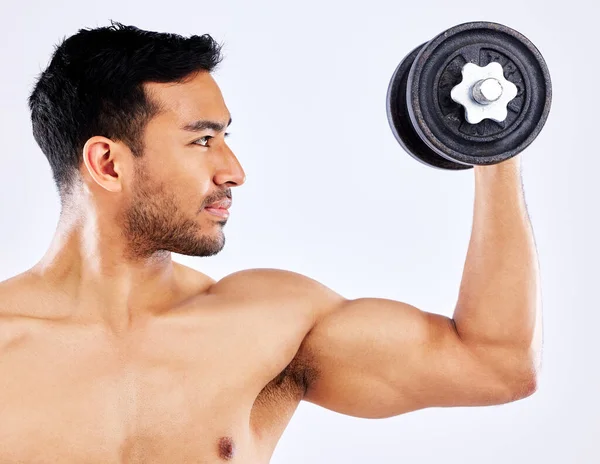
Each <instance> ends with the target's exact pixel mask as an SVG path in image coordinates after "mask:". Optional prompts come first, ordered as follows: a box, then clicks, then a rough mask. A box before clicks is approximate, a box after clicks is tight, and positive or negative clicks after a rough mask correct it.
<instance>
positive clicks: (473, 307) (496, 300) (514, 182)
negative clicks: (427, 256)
mask: <svg viewBox="0 0 600 464" xmlns="http://www.w3.org/2000/svg"><path fill="white" fill-rule="evenodd" d="M519 158H520V157H515V158H512V159H511V160H509V161H507V162H504V163H501V164H499V165H495V166H485V167H475V209H474V216H473V229H472V234H471V241H470V243H469V249H468V252H467V258H466V262H465V267H464V272H463V278H462V282H461V287H460V293H459V298H458V303H457V307H456V310H455V312H454V321H455V324H456V329H457V331H458V333H459V335H460V336H461V338H462V339H463V340H464V341H465V342H467V343H470V344H472V345H473V346H475V347H476V348H478V349H480V351H483V352H486V350H487V351H488V352H489V351H490V350H489V348H490V347H498V348H499V349H500V351H503V353H504V354H503V355H502V357H503V358H504V357H506V353H507V352H510V353H517V354H519V356H522V357H521V358H519V357H517V359H524V360H525V362H526V363H528V364H530V365H533V364H535V365H536V366H537V365H538V364H539V357H540V351H541V301H540V289H539V275H538V262H537V252H536V249H535V243H534V238H533V232H532V229H531V224H530V222H529V217H528V214H527V210H526V205H525V199H524V194H523V189H522V184H521V172H520V159H519ZM502 362H507V361H506V359H504V360H503V361H502Z"/></svg>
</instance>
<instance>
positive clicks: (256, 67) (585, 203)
mask: <svg viewBox="0 0 600 464" xmlns="http://www.w3.org/2000/svg"><path fill="white" fill-rule="evenodd" d="M0 5H1V6H0V17H1V18H2V27H1V28H0V63H1V64H0V66H1V70H2V72H1V73H0V119H1V122H2V126H1V131H2V132H1V133H2V155H1V156H2V158H1V161H2V163H1V165H0V166H1V168H2V176H1V179H2V180H1V182H0V197H1V199H2V200H1V203H0V221H1V227H0V244H1V245H0V279H5V278H8V277H9V276H11V275H14V274H16V273H18V272H21V271H23V270H25V269H26V268H28V267H29V266H31V265H32V264H34V263H35V262H36V261H37V259H38V258H39V257H40V256H41V254H42V253H43V252H44V251H45V249H46V247H47V245H48V243H49V240H50V238H51V236H52V234H53V232H54V228H55V225H56V221H57V218H58V213H59V204H58V197H57V194H56V193H55V189H54V185H53V183H52V180H51V174H50V168H49V166H48V165H47V162H46V160H45V158H44V157H43V155H42V153H41V151H40V150H39V148H38V147H37V145H36V144H35V142H34V140H33V137H32V134H31V126H30V120H29V113H28V109H27V104H26V98H27V96H28V94H29V92H30V90H31V87H32V85H33V82H34V78H35V76H36V75H37V74H38V73H39V72H40V70H41V69H42V68H44V67H45V66H46V64H47V63H48V59H49V57H50V54H51V53H52V51H53V47H54V45H55V44H56V43H57V42H58V41H59V39H61V38H62V37H64V36H67V35H71V34H73V33H75V32H76V31H77V29H78V28H80V27H92V26H101V25H108V24H109V22H108V20H109V19H114V20H116V21H119V22H124V23H126V24H127V23H129V24H133V25H136V26H138V27H141V28H144V29H154V30H159V31H168V32H178V33H181V34H186V35H187V34H204V33H209V34H211V35H212V36H213V37H215V38H216V39H217V40H218V41H220V42H225V48H224V53H225V56H226V58H225V60H224V61H223V63H222V64H221V66H220V70H219V71H218V72H217V73H216V74H215V79H216V80H217V82H218V83H219V85H220V86H221V89H222V91H223V94H224V96H225V99H226V103H227V105H228V107H229V109H230V110H231V113H232V115H233V120H234V123H233V124H232V126H231V131H230V132H231V133H232V136H231V138H230V145H231V147H232V149H233V150H234V151H235V152H236V154H237V156H238V157H239V159H240V161H241V163H242V164H243V166H244V168H245V170H246V174H247V183H246V184H245V185H244V186H243V187H241V188H239V189H234V190H233V196H234V206H233V208H232V215H231V218H230V220H229V223H228V225H227V226H226V229H225V231H226V238H227V244H226V246H225V249H224V251H223V252H222V253H220V254H219V255H217V256H214V257H211V258H204V259H202V258H188V257H183V256H175V259H176V260H178V261H180V262H182V263H184V264H187V265H189V266H192V267H194V268H196V269H199V270H200V271H202V272H205V273H207V274H208V275H210V276H212V277H214V278H217V279H218V278H221V277H223V276H225V275H227V274H229V273H231V272H233V271H237V270H240V269H245V268H252V267H275V268H282V269H290V270H293V271H296V272H300V273H303V274H305V275H308V276H310V277H312V278H315V279H317V280H319V281H321V282H323V283H324V284H325V285H327V286H329V287H331V288H333V289H335V290H336V291H338V292H339V293H341V294H343V295H344V296H346V297H348V298H357V297H363V296H369V297H382V298H392V299H397V300H402V301H406V302H408V303H411V304H414V305H416V306H418V307H420V308H423V309H425V310H428V311H433V312H439V313H442V314H445V315H447V316H451V314H452V310H453V306H454V303H455V300H456V297H457V291H458V285H459V281H460V277H461V272H462V265H463V261H464V257H465V253H466V249H467V244H468V239H469V234H470V228H471V217H472V205H473V173H472V171H468V172H443V171H437V170H434V169H431V168H427V167H425V166H423V165H421V164H419V163H417V162H416V161H414V160H413V159H412V158H410V157H409V156H408V155H407V154H406V153H404V152H403V151H402V149H401V148H400V146H399V145H398V144H397V143H396V141H395V139H394V137H393V135H392V133H391V131H390V129H389V127H388V122H387V119H386V114H385V96H386V91H387V86H388V82H389V79H390V76H391V75H392V73H393V71H394V69H395V68H396V66H397V64H398V63H399V61H400V60H401V59H402V58H403V57H404V55H405V54H406V53H407V52H408V51H410V50H412V49H413V48H414V47H415V46H417V45H419V44H421V43H423V42H425V41H427V40H429V39H431V38H432V37H433V36H434V35H436V34H437V33H439V32H441V31H443V30H445V29H447V28H449V27H451V26H454V25H456V24H459V23H462V22H467V21H474V20H486V21H495V22H500V23H503V24H506V25H508V26H510V27H513V28H514V29H517V30H518V31H520V32H522V33H524V34H525V35H526V36H528V37H529V38H530V39H531V40H532V41H533V42H534V43H535V44H536V45H537V46H538V48H539V49H540V50H541V51H542V53H543V55H544V57H545V58H546V61H547V63H548V65H549V67H550V71H551V75H552V79H553V85H554V101H553V108H552V111H551V113H550V118H549V120H548V122H547V124H546V127H545V129H544V130H543V131H542V133H541V135H540V136H539V138H538V139H537V140H536V141H535V142H534V144H533V145H532V146H531V147H530V148H529V149H527V150H526V152H525V154H524V182H525V188H526V195H527V202H528V205H529V212H530V214H531V218H532V221H533V225H534V229H535V234H536V240H537V246H538V250H539V255H540V262H541V269H542V279H543V281H542V283H543V295H544V316H545V317H544V330H545V345H544V365H543V372H542V375H541V380H540V384H539V390H538V392H537V393H535V395H534V396H532V397H530V398H527V399H525V400H522V401H519V402H516V403H511V404H508V405H503V406H492V407H487V408H456V409H443V408H432V409H427V410H421V411H416V412H413V413H409V414H406V415H403V416H399V417H395V418H391V419H385V420H363V419H357V418H351V417H347V416H343V415H341V414H336V413H333V412H330V411H327V410H325V409H322V408H319V407H317V406H314V405H311V404H301V405H300V407H299V409H298V411H297V414H296V416H295V417H294V418H293V419H292V422H291V423H290V426H289V428H288V429H287V431H286V432H285V434H284V435H283V438H282V440H281V442H280V444H279V446H278V448H277V449H276V452H275V455H274V457H273V460H272V462H273V463H275V464H282V463H288V464H296V463H298V464H299V463H306V462H315V463H332V462H347V463H363V462H364V463H366V462H381V463H400V462H403V463H440V462H444V463H478V464H479V463H486V464H492V463H498V464H501V463H502V464H504V463H507V462H511V463H532V462H534V463H590V464H591V463H598V462H600V450H599V449H598V447H597V440H598V437H599V436H600V397H599V396H600V395H599V393H600V376H599V374H598V354H599V347H600V342H599V338H600V337H599V336H598V330H599V324H600V315H599V309H600V308H599V305H598V298H597V292H598V286H599V284H598V280H599V277H600V276H599V271H598V262H599V260H600V253H599V251H600V246H599V245H598V243H599V238H600V229H599V225H598V224H599V222H598V220H597V216H598V199H599V198H600V194H599V193H600V186H599V185H600V182H599V181H598V177H599V175H598V172H599V169H600V151H599V150H598V148H597V144H598V134H599V126H598V124H599V123H600V118H599V117H598V111H600V99H599V98H598V76H599V75H600V72H599V71H600V70H599V66H598V60H597V58H596V53H595V50H597V48H598V43H599V41H598V38H597V37H598V28H597V21H598V19H600V11H599V7H598V4H597V3H595V4H594V3H592V1H591V0H590V1H589V2H585V1H584V0H575V1H570V2H559V3H556V4H554V3H552V2H547V1H527V2H526V1H523V0H519V1H514V0H508V1H506V0H505V1H502V2H482V1H472V0H469V1H462V2H446V1H442V0H431V1H418V2H401V1H381V0H379V1H378V0H372V1H369V2H352V1H342V0H337V1H323V0H321V1H313V0H310V1H302V2H283V1H280V2H269V3H268V2H264V1H256V0H254V1H252V2H243V1H241V0H240V1H222V2H218V1H204V0H194V1H179V2H155V3H153V2H147V1H144V2H142V1H130V2H123V1H121V0H105V1H103V2H82V1H80V0H76V1H75V0H63V1H60V2H58V1H56V2H52V1H41V0H39V1H36V2H29V1H20V2H16V1H10V0H2V3H1V4H0ZM324 199H325V200H324ZM323 201H326V203H327V205H322V206H320V204H321V203H323ZM0 420H1V418H0Z"/></svg>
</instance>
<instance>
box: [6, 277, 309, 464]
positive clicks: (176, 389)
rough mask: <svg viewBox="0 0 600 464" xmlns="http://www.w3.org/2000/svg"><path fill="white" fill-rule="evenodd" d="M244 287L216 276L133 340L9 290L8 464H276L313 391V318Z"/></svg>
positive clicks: (12, 284) (23, 289)
mask: <svg viewBox="0 0 600 464" xmlns="http://www.w3.org/2000/svg"><path fill="white" fill-rule="evenodd" d="M258 272H269V271H258ZM199 275H200V274H199ZM204 277H205V276H204ZM244 282H250V281H247V280H244V278H242V277H240V278H237V280H236V279H229V281H228V283H227V284H223V285H221V284H220V283H216V284H215V283H214V281H211V280H210V279H208V278H206V277H205V280H204V281H203V282H202V283H201V284H200V285H199V287H198V289H197V292H195V294H194V295H193V296H192V297H190V298H188V299H187V300H186V301H185V302H183V303H179V304H178V305H177V306H176V307H173V308H165V311H164V312H163V313H161V314H160V315H157V316H155V317H152V318H149V319H147V320H145V321H144V322H143V323H140V324H138V325H137V326H135V327H132V329H131V330H128V331H126V332H124V333H122V334H115V333H114V332H111V331H109V330H107V329H106V328H105V327H102V326H101V325H100V324H96V325H89V324H80V323H74V322H73V319H72V318H71V317H69V316H68V314H70V313H71V312H70V311H66V310H65V309H64V308H55V307H53V305H56V304H58V303H57V302H58V301H59V299H56V301H55V299H54V298H52V296H51V295H50V296H48V295H44V294H43V293H41V292H42V291H41V290H39V288H38V289H36V288H35V286H34V285H31V280H30V279H27V278H19V277H17V278H15V279H11V280H9V281H7V282H3V283H2V284H0V287H1V288H0V302H1V303H0V306H1V307H0V462H2V463H7V464H9V463H17V462H19V463H56V462H61V463H69V462H74V463H75V462H76V463H148V464H149V463H183V462H185V463H217V462H244V463H266V462H268V461H269V458H270V457H271V454H272V452H273V449H274V447H275V445H276V443H277V440H278V439H279V437H280V436H281V434H282V433H283V430H284V428H285V426H286V425H287V423H288V422H289V420H290V418H291V416H292V414H293V412H294V410H295V409H296V407H297V405H298V403H299V401H300V400H301V399H302V396H303V393H304V387H305V384H304V379H305V376H306V375H307V374H308V372H309V366H308V365H302V363H301V362H299V360H298V358H296V354H297V352H298V349H299V347H300V345H301V343H302V340H303V339H304V337H305V335H306V334H307V332H308V331H310V329H311V327H312V324H313V323H314V321H313V311H312V308H310V305H306V304H305V303H304V302H303V301H302V300H301V299H299V298H297V295H293V292H292V293H290V294H289V295H288V294H287V293H286V291H285V289H283V288H282V290H281V291H279V292H277V291H274V292H272V294H273V297H269V298H265V297H261V296H260V295H264V292H262V291H261V290H260V289H257V288H256V285H254V284H255V283H256V282H257V280H256V277H255V278H254V281H253V282H254V284H251V285H248V286H247V287H245V286H244ZM233 290H235V291H233ZM79 310H81V308H79ZM48 314H53V315H56V314H63V316H60V317H56V316H53V317H48Z"/></svg>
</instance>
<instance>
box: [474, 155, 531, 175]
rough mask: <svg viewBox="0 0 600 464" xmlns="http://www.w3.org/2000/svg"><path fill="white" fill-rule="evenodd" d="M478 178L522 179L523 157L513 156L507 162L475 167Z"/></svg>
mask: <svg viewBox="0 0 600 464" xmlns="http://www.w3.org/2000/svg"><path fill="white" fill-rule="evenodd" d="M474 170H475V176H476V177H490V176H491V177H497V176H502V177H507V176H508V177H510V176H516V177H519V178H520V174H521V155H520V154H519V155H517V156H513V157H512V158H510V159H507V160H506V161H503V162H501V163H498V164H492V165H489V166H474Z"/></svg>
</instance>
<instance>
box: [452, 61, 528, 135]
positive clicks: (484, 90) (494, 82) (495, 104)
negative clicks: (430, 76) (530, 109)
mask: <svg viewBox="0 0 600 464" xmlns="http://www.w3.org/2000/svg"><path fill="white" fill-rule="evenodd" d="M462 77H463V79H462V82H461V83H460V84H458V85H457V86H456V87H454V88H453V89H452V91H451V92H450V96H451V97H452V100H454V101H455V102H456V103H458V104H460V105H462V106H464V108H465V116H466V119H467V122H468V123H469V124H478V123H480V122H481V121H483V120H484V119H492V120H494V121H496V122H502V121H504V120H505V119H506V117H507V116H508V109H507V106H508V104H509V103H510V102H511V100H513V99H514V98H515V97H516V96H517V92H518V89H517V86H516V85H515V84H513V83H512V82H510V81H508V80H506V79H505V78H504V70H503V69H502V65H501V64H500V63H496V62H492V63H490V64H488V65H487V66H485V67H483V68H482V67H480V66H477V65H476V64H474V63H467V64H465V66H464V67H463V69H462Z"/></svg>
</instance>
